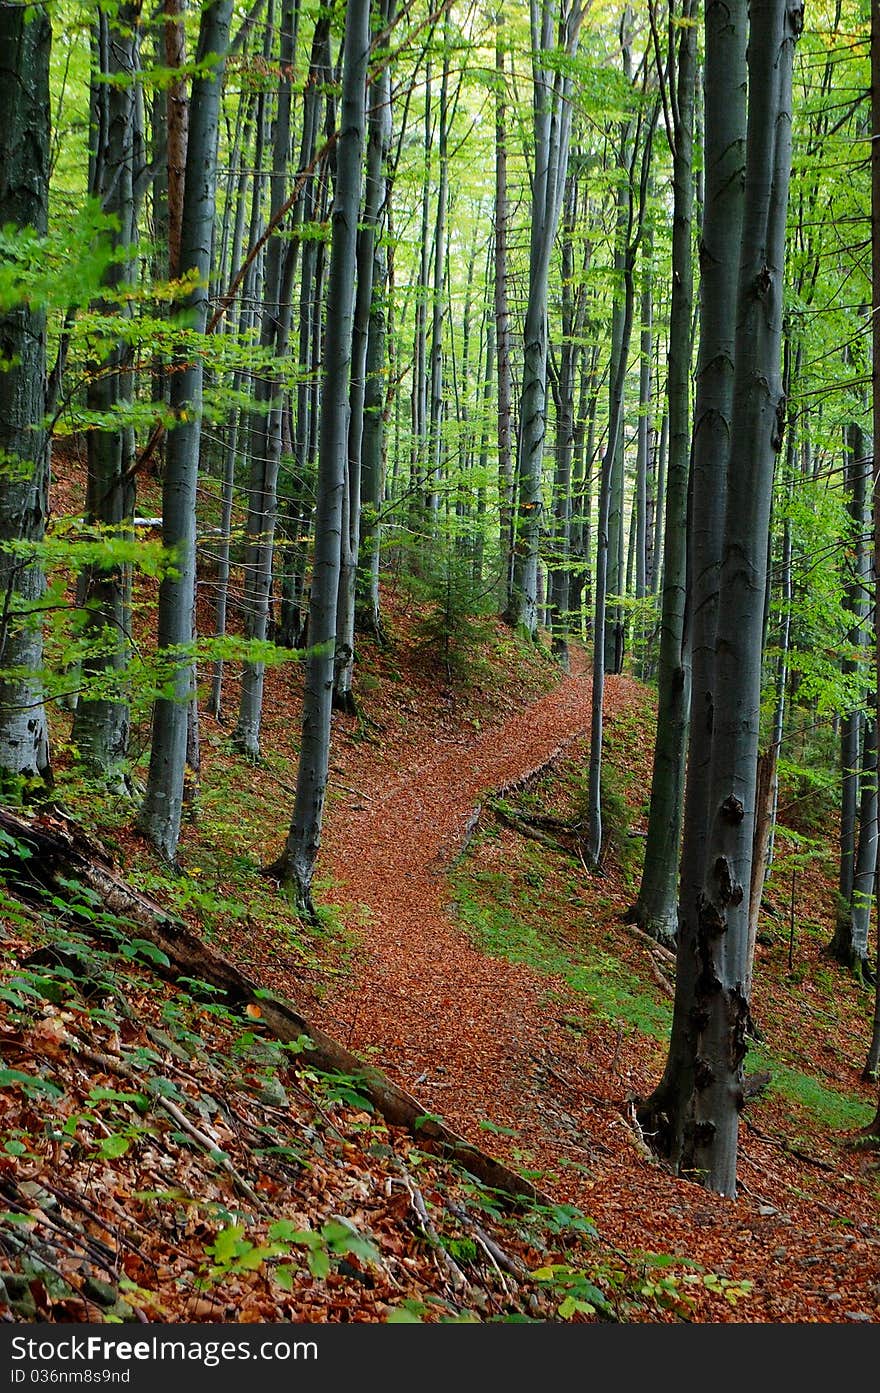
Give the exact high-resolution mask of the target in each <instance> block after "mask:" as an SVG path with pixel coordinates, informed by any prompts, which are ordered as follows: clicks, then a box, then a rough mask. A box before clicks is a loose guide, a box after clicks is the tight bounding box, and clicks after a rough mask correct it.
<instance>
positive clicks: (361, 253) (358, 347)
mask: <svg viewBox="0 0 880 1393" xmlns="http://www.w3.org/2000/svg"><path fill="white" fill-rule="evenodd" d="M392 8H393V6H392V5H391V4H389V3H388V0H386V4H385V5H384V7H383V12H382V27H383V29H384V28H387V27H388V25H389V24H390V22H391V19H392V14H391V11H392ZM445 74H446V67H444V76H445ZM390 104H391V75H390V72H389V69H388V64H387V63H386V64H385V65H384V66H383V68H382V72H381V75H380V77H379V80H378V81H376V82H374V83H373V85H372V87H371V88H370V98H369V101H368V110H367V162H366V177H365V184H364V207H363V213H362V216H361V223H360V229H359V231H358V239H357V268H356V269H357V288H356V290H355V304H354V322H353V326H352V355H351V384H350V387H349V418H348V472H347V477H346V490H345V506H344V510H343V511H344V517H343V529H342V551H341V564H340V571H339V600H338V612H337V624H336V629H337V634H336V667H335V675H334V683H333V703H334V705H335V706H337V707H339V709H340V710H343V711H349V712H354V711H355V709H356V708H355V700H354V693H353V691H352V683H353V680H354V660H355V617H356V609H357V578H358V566H359V564H360V544H361V503H362V493H363V477H364V471H363V452H364V441H365V431H366V396H367V376H368V373H369V372H370V366H371V365H370V364H369V363H368V354H369V347H370V333H371V327H372V333H373V336H374V344H373V352H374V355H375V354H376V352H377V347H378V345H377V344H376V342H375V335H376V332H377V326H376V323H375V318H374V299H375V295H374V284H373V277H374V274H375V270H376V252H377V248H378V244H379V233H380V219H381V214H382V204H383V201H384V197H385V162H386V159H387V157H388V148H389V145H390V142H391V107H390ZM446 160H447V156H446V154H445V147H444V153H443V155H442V156H441V162H444V163H445V162H446ZM439 221H440V219H439V214H438V226H439ZM444 221H445V213H444ZM438 235H439V234H438ZM380 271H381V268H380ZM382 293H383V294H384V286H383V287H382ZM435 331H436V332H437V333H438V334H441V333H442V329H438V328H437V326H436V323H435ZM441 361H442V345H441ZM376 367H377V365H376V363H375V362H374V363H373V364H372V375H373V378H374V387H373V398H372V401H371V410H372V413H373V420H372V421H371V423H370V424H371V429H372V430H373V435H372V436H371V437H369V439H368V440H367V444H368V447H369V448H370V450H371V451H372V454H371V459H370V466H369V467H370V478H371V489H372V494H373V497H374V499H375V502H374V505H373V506H375V507H378V503H379V499H378V497H376V495H377V491H378V487H379V484H380V481H381V476H382V468H381V431H380V432H379V434H378V436H377V434H376V432H375V429H374V428H375V426H376V424H377V421H376V401H375V398H376V396H377V395H378V394H377V393H376V390H375V387H376V384H375V378H376ZM379 367H380V368H381V362H380V364H379ZM432 383H433V376H432ZM380 391H381V386H380ZM432 400H433V398H432ZM432 410H433V408H432ZM432 421H433V415H432ZM378 424H379V425H380V426H381V411H380V413H379V421H378ZM437 424H438V428H439V418H438V422H437ZM377 446H378V461H377V459H376V453H377ZM376 559H377V561H378V552H377V557H376ZM376 589H377V594H378V566H377V587H376ZM377 627H378V615H377Z"/></svg>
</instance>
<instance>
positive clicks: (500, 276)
mask: <svg viewBox="0 0 880 1393" xmlns="http://www.w3.org/2000/svg"><path fill="white" fill-rule="evenodd" d="M502 22H503V19H502V12H501V11H500V10H499V11H498V14H497V15H496V20H495V23H496V32H495V72H496V75H497V76H496V81H497V84H498V85H497V90H496V94H495V283H494V295H495V352H496V356H497V360H498V515H499V533H500V535H499V544H500V549H501V562H502V565H501V580H502V589H501V593H502V595H503V596H504V602H503V603H504V605H506V603H507V597H508V596H509V594H510V591H511V586H512V584H513V569H512V568H513V505H514V478H513V451H512V447H511V430H512V422H513V377H512V374H511V370H510V309H509V304H508V293H507V274H508V272H507V229H508V223H509V220H510V208H509V206H508V200H507V122H506V115H505V113H506V110H507V94H506V91H505V77H504V72H505V51H504V30H503V28H502Z"/></svg>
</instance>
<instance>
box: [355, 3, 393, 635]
mask: <svg viewBox="0 0 880 1393" xmlns="http://www.w3.org/2000/svg"><path fill="white" fill-rule="evenodd" d="M396 9H397V0H383V8H382V25H383V28H386V29H387V28H388V27H389V26H390V25H391V24H392V23H393V22H394V16H395V12H396ZM390 148H391V65H390V63H384V64H383V66H382V70H381V72H380V73H379V76H378V78H377V80H376V83H375V88H374V94H373V98H372V100H371V102H370V107H369V112H368V117H367V150H368V163H369V166H370V168H371V169H372V170H373V177H374V178H375V180H376V183H377V189H376V220H377V221H376V228H375V232H374V235H373V239H372V240H373V271H372V295H371V298H370V311H369V326H368V330H367V355H366V364H365V381H364V401H363V428H362V432H361V517H360V548H361V565H360V566H359V567H358V571H357V579H356V595H355V627H356V629H357V630H358V631H359V632H360V633H369V634H372V635H373V637H374V638H375V639H377V640H380V641H381V639H382V616H381V608H380V597H379V565H380V558H381V527H380V524H379V515H380V513H381V510H382V503H383V499H384V491H385V409H386V390H385V377H386V343H387V338H388V308H387V297H388V255H387V252H386V250H385V247H384V245H383V241H382V237H381V235H380V234H381V223H382V219H383V218H385V219H387V213H388V209H387V206H386V205H387V204H388V201H389V199H390V196H391V181H390V179H389V177H388V155H389V151H390Z"/></svg>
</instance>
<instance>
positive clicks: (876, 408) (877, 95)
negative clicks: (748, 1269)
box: [865, 0, 880, 1137]
mask: <svg viewBox="0 0 880 1393" xmlns="http://www.w3.org/2000/svg"><path fill="white" fill-rule="evenodd" d="M871 273H872V275H871V287H872V288H871V346H872V360H871V391H872V403H871V416H872V428H873V437H874V440H875V442H877V441H880V4H878V0H872V3H871ZM873 480H874V499H873V516H872V521H873V524H874V527H873V532H874V536H873V545H874V643H875V668H876V691H875V697H876V706H875V715H876V716H877V717H878V718H880V601H878V596H880V587H878V583H877V582H878V579H880V460H878V459H877V457H876V455H875V456H874V460H873ZM875 992H876V995H875V1009H874V1030H873V1034H872V1037H871V1046H870V1049H869V1051H868V1059H867V1061H866V1064H865V1074H866V1076H867V1077H868V1078H874V1077H876V1074H877V1070H878V1066H880V930H878V938H877V977H876V981H875ZM867 1130H868V1131H869V1132H870V1133H871V1134H872V1135H873V1136H876V1137H880V1100H878V1103H877V1113H876V1115H875V1117H874V1120H873V1122H872V1123H871V1124H870V1125H869V1127H868V1129H867Z"/></svg>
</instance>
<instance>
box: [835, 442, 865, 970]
mask: <svg viewBox="0 0 880 1393" xmlns="http://www.w3.org/2000/svg"><path fill="white" fill-rule="evenodd" d="M845 459H846V466H845V482H846V491H847V501H846V506H847V511H848V512H849V515H850V519H851V529H852V538H851V547H850V548H847V555H848V556H851V557H852V563H851V564H852V572H851V574H850V576H849V579H848V581H847V584H846V587H845V593H844V604H845V606H846V609H847V610H848V611H849V613H850V614H851V615H852V627H851V628H850V631H849V635H848V639H849V644H850V646H851V647H852V648H853V649H860V648H867V646H868V643H869V641H870V640H869V637H868V631H867V628H866V624H865V621H866V618H867V616H868V604H867V590H868V587H869V585H870V569H871V558H870V553H869V551H868V548H867V546H866V545H865V540H864V532H865V525H866V523H867V518H868V508H867V505H868V471H869V469H870V465H871V462H870V459H868V458H867V457H866V450H865V440H864V435H863V433H862V431H861V429H860V427H859V426H858V425H857V424H856V423H854V422H853V423H851V424H850V426H849V427H848V429H847V440H846V455H845ZM842 667H843V671H844V673H846V674H847V675H848V676H851V677H852V676H854V675H855V673H856V672H857V671H858V670H859V664H858V663H857V662H856V661H855V660H854V659H852V658H845V659H844V661H843V664H842ZM864 738H865V716H864V713H863V712H862V710H861V709H859V708H856V709H855V710H853V711H847V712H846V713H845V714H844V716H843V718H842V720H841V723H840V767H841V808H840V872H839V877H838V902H837V915H836V919H835V929H834V937H833V939H832V940H831V944H830V951H831V953H832V954H833V955H834V957H835V958H836V959H837V961H838V962H840V963H842V964H843V965H844V966H845V967H851V968H855V969H857V970H860V969H861V967H862V964H863V961H864V959H865V952H866V947H865V945H864V944H863V945H861V950H860V951H859V950H857V947H856V943H855V937H854V935H855V915H854V900H853V885H854V877H855V864H856V825H857V821H858V809H859V784H860V768H859V766H860V751H861V747H862V742H863V739H864Z"/></svg>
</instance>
